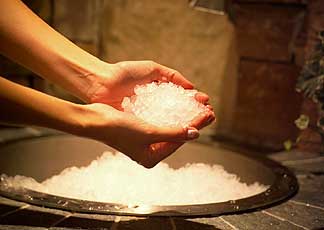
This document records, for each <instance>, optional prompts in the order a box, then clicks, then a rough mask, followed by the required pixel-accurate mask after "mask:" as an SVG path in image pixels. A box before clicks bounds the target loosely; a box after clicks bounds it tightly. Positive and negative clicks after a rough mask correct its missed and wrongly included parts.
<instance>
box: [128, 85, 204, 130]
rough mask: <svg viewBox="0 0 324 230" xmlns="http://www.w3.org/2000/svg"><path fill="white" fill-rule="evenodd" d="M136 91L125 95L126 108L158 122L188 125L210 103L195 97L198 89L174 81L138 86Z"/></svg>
mask: <svg viewBox="0 0 324 230" xmlns="http://www.w3.org/2000/svg"><path fill="white" fill-rule="evenodd" d="M134 91H135V95H133V96H131V97H125V98H124V100H123V102H122V108H123V109H124V111H125V112H128V113H132V114H134V115H136V116H137V117H139V118H141V119H142V120H144V121H146V122H148V123H150V124H154V125H157V126H186V125H188V124H189V123H190V121H192V120H193V119H194V118H195V117H196V116H197V115H198V114H199V113H201V112H204V111H206V110H207V108H206V106H205V105H203V104H202V103H200V102H198V101H197V100H196V99H195V94H196V93H197V91H196V90H187V89H184V88H182V87H181V86H178V85H175V84H173V83H171V82H168V83H156V82H152V83H149V84H146V85H140V86H136V87H135V89H134Z"/></svg>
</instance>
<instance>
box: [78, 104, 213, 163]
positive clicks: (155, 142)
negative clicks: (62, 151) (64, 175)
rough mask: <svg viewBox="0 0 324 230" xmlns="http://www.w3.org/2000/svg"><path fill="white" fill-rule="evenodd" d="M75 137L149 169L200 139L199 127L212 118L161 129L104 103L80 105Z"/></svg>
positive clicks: (206, 123) (206, 117) (199, 117)
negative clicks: (93, 140) (122, 155)
mask: <svg viewBox="0 0 324 230" xmlns="http://www.w3.org/2000/svg"><path fill="white" fill-rule="evenodd" d="M79 108H80V112H79V113H78V114H79V118H78V120H79V121H80V124H81V127H82V128H81V129H80V130H78V132H77V133H76V134H78V135H81V136H85V137H88V138H92V139H95V140H98V141H101V142H103V143H105V144H107V145H109V146H112V147H113V148H115V149H117V150H118V151H121V152H122V153H124V154H126V155H127V156H129V157H130V158H131V159H132V160H134V161H136V162H138V163H139V164H141V165H143V166H144V167H146V168H152V167H154V166H155V165H156V164H157V163H158V162H160V161H161V160H163V159H164V158H166V157H168V156H169V155H170V154H172V153H173V152H174V151H176V150H177V149H178V148H179V147H180V146H181V145H182V144H184V143H185V141H188V140H192V139H195V138H198V136H199V133H198V130H197V128H202V127H203V126H206V125H208V124H209V123H210V122H211V121H212V120H213V119H214V117H213V116H208V115H205V114H204V115H201V116H198V117H197V118H196V119H195V120H194V121H192V123H191V124H190V125H189V127H187V128H182V127H177V128H165V127H164V128H161V127H157V126H154V125H150V124H147V123H145V122H144V121H142V120H140V119H138V118H136V117H135V116H133V115H130V114H126V113H124V112H120V111H118V110H116V109H114V108H113V107H111V106H108V105H105V104H99V103H95V104H90V105H80V107H79Z"/></svg>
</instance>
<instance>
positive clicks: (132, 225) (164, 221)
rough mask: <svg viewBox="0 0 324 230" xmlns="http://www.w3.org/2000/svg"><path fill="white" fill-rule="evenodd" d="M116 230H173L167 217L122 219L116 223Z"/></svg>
mask: <svg viewBox="0 0 324 230" xmlns="http://www.w3.org/2000/svg"><path fill="white" fill-rule="evenodd" d="M116 226H117V228H116V229H118V230H132V229H134V230H136V229H154V230H155V229H156V230H168V229H169V230H173V228H172V224H171V222H170V218H169V217H150V218H126V219H125V217H122V218H121V220H120V221H119V222H118V223H117V225H116Z"/></svg>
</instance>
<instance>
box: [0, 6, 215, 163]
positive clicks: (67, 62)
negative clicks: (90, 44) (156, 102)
mask: <svg viewBox="0 0 324 230" xmlns="http://www.w3.org/2000/svg"><path fill="white" fill-rule="evenodd" d="M0 53H2V54H3V55H5V56H7V57H9V58H11V59H12V60H14V61H16V62H18V63H20V64H21V65H23V66H25V67H26V68H28V69H30V70H32V71H33V72H35V73H36V74H38V75H40V76H41V77H43V78H46V79H48V80H49V81H51V82H53V83H55V84H58V85H60V86H61V87H63V88H65V89H66V90H68V91H69V92H71V93H72V94H74V95H75V96H77V97H78V98H80V99H81V100H83V101H84V102H86V103H90V104H88V105H78V104H73V103H71V102H67V101H63V100H60V99H57V98H54V97H51V96H48V95H45V94H43V93H40V92H37V91H35V90H32V89H28V88H25V87H22V86H19V85H17V84H14V83H12V82H9V81H7V80H5V79H3V78H0V105H1V113H0V121H3V122H7V123H16V124H25V125H37V126H45V127H50V128H54V129H58V130H62V131H65V132H69V133H72V134H75V135H79V136H84V137H88V138H92V139H96V140H99V141H102V142H104V143H106V144H108V145H110V146H112V147H114V148H116V149H117V150H120V151H121V152H123V153H124V154H126V155H128V156H129V157H130V158H131V159H133V160H135V161H137V162H139V163H140V164H142V165H144V166H145V167H148V168H150V167H153V166H154V165H155V164H157V163H158V162H159V161H161V160H162V159H164V158H165V157H167V156H169V155H170V154H171V153H173V152H174V151H175V150H176V149H177V148H179V147H180V146H181V145H182V144H183V143H184V142H185V141H187V140H191V139H195V138H197V137H198V136H199V132H198V129H201V128H202V127H204V126H206V125H208V124H210V123H211V122H212V121H213V120H214V119H215V115H214V113H213V111H212V108H211V107H210V106H209V105H208V108H209V110H208V111H207V112H205V113H202V114H200V115H199V116H198V117H197V118H196V119H195V120H194V121H193V122H192V123H191V124H190V125H189V126H188V127H184V128H183V127H176V128H165V127H156V126H153V125H149V124H147V123H145V122H144V121H142V120H140V119H138V118H136V117H134V116H132V115H130V114H125V113H124V112H122V111H121V107H120V105H121V101H122V99H123V98H124V97H125V96H131V95H132V94H133V93H134V92H133V89H134V86H135V85H138V84H144V83H149V82H152V81H161V82H168V81H171V82H173V83H175V84H178V85H181V86H182V87H184V88H189V89H191V88H193V84H192V83H191V82H189V81H188V80H187V79H186V78H185V77H183V76H182V75H181V74H180V73H179V72H178V71H175V70H173V69H170V68H168V67H165V66H162V65H160V64H158V63H155V62H153V61H136V62H135V61H126V62H119V63H114V64H112V63H106V62H103V61H101V60H99V59H98V58H96V57H95V56H92V55H91V54H89V53H87V52H86V51H84V50H82V49H80V48H79V47H77V46H76V45H75V44H73V43H72V42H70V41H69V40H68V39H66V38H65V37H64V36H62V35H61V34H59V33H58V32H56V31H55V30H54V29H53V28H51V27H50V26H48V25H47V24H46V23H45V22H43V21H42V20H41V19H40V18H39V17H38V16H37V15H35V14H34V13H33V12H32V11H30V10H29V9H28V8H27V7H26V6H25V5H24V4H23V3H22V2H21V1H19V0H1V1H0ZM196 99H197V100H198V101H200V102H202V103H204V104H207V103H208V96H207V95H206V94H203V93H197V94H196ZM125 140H127V141H125Z"/></svg>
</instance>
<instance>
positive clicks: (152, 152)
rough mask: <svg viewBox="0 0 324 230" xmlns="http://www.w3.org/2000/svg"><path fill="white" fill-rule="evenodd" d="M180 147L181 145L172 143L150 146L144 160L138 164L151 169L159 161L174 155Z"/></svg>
mask: <svg viewBox="0 0 324 230" xmlns="http://www.w3.org/2000/svg"><path fill="white" fill-rule="evenodd" d="M182 145H183V143H173V142H171V143H170V142H162V143H155V144H152V145H150V146H149V147H148V148H147V151H146V156H145V160H144V161H142V162H140V164H141V165H143V166H144V167H146V168H153V167H154V166H155V165H156V164H158V163H159V162H160V161H162V160H163V159H165V158H167V157H168V156H170V155H171V154H172V153H174V152H175V151H176V150H177V149H178V148H180V147H181V146H182Z"/></svg>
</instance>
